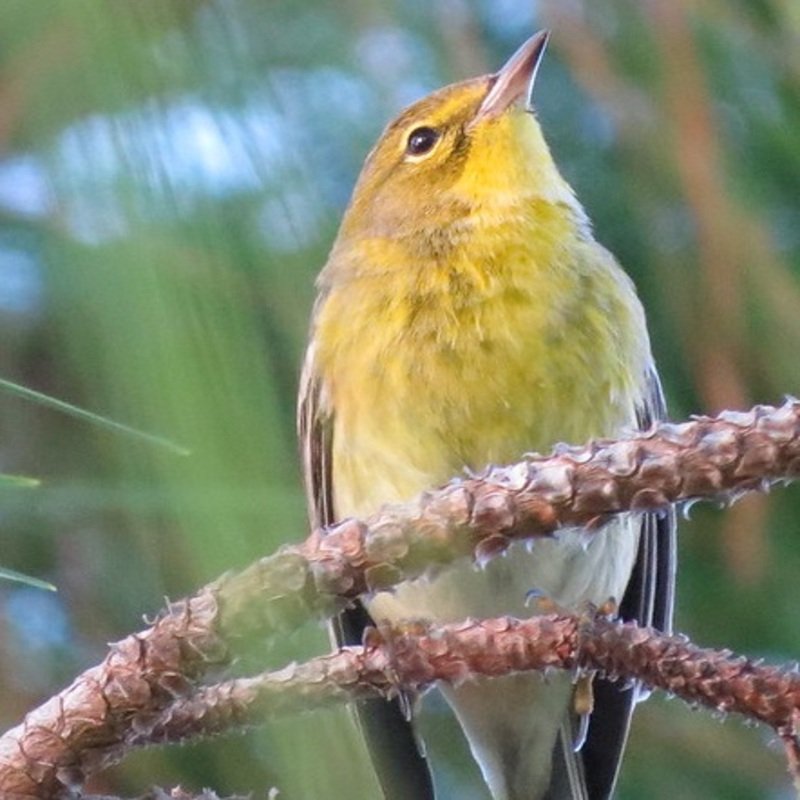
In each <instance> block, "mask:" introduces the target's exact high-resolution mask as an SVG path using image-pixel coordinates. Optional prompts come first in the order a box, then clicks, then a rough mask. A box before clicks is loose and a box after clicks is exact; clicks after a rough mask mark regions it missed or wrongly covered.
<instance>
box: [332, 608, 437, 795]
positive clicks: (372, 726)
mask: <svg viewBox="0 0 800 800" xmlns="http://www.w3.org/2000/svg"><path fill="white" fill-rule="evenodd" d="M372 624H373V622H372V620H371V619H370V616H369V614H367V612H366V611H365V610H364V607H363V606H362V605H361V604H360V603H359V604H357V605H356V606H355V607H354V608H352V609H349V610H348V611H345V612H344V613H342V614H340V615H339V618H338V619H337V620H336V623H335V635H336V639H337V641H338V642H339V644H361V639H362V636H363V633H364V628H365V627H366V626H367V625H372ZM355 713H356V717H357V720H358V724H359V727H360V728H361V732H362V734H363V736H364V740H365V742H366V744H367V750H368V751H369V755H370V759H371V760H372V766H373V769H374V770H375V773H376V775H377V776H378V782H379V783H380V785H381V789H382V791H383V797H384V800H435V795H434V791H433V780H432V778H431V773H430V770H429V769H428V762H427V761H426V759H425V757H424V756H423V755H422V753H421V752H420V748H419V745H418V743H417V739H416V736H415V735H414V730H413V728H412V727H411V723H410V722H409V720H408V719H407V716H406V713H405V711H404V709H403V707H402V705H401V701H400V700H367V701H365V702H362V703H359V704H358V706H357V707H356V709H355Z"/></svg>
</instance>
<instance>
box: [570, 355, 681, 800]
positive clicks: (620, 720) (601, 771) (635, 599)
mask: <svg viewBox="0 0 800 800" xmlns="http://www.w3.org/2000/svg"><path fill="white" fill-rule="evenodd" d="M665 415H666V407H665V404H664V395H663V393H662V390H661V383H660V381H659V378H658V373H657V372H656V371H655V369H652V370H651V372H650V375H649V376H648V392H647V396H646V397H645V400H644V402H643V404H642V406H641V408H639V409H638V412H637V422H638V426H639V428H641V429H642V430H646V429H648V428H650V427H651V426H652V425H653V423H655V422H657V421H658V420H661V419H663V418H664V417H665ZM675 531H676V519H675V511H674V509H672V508H670V510H669V511H667V512H659V513H658V514H644V515H643V518H642V528H641V534H640V539H639V551H638V554H637V557H636V564H635V566H634V569H633V573H632V575H631V579H630V581H629V583H628V587H627V589H626V590H625V596H624V597H623V600H622V603H621V604H620V608H619V616H620V617H621V618H622V619H624V620H635V621H636V622H638V623H639V624H641V625H652V626H653V627H656V628H658V629H660V630H662V631H665V632H670V631H671V629H672V610H673V603H674V597H675V564H676V555H675ZM638 693H639V690H638V689H637V687H628V688H625V686H624V685H623V683H622V682H615V681H605V680H596V681H595V683H594V711H593V712H592V716H591V720H590V722H589V731H588V735H587V739H586V743H585V745H584V746H583V749H582V750H581V758H582V761H583V772H584V777H585V782H586V789H587V794H588V797H589V800H606V798H608V797H610V796H611V794H612V792H613V790H614V784H615V783H616V780H617V774H618V772H619V766H620V761H621V759H622V753H623V750H624V748H625V741H626V739H627V737H628V730H629V728H630V723H631V715H632V713H633V707H634V705H635V703H636V699H637V695H638Z"/></svg>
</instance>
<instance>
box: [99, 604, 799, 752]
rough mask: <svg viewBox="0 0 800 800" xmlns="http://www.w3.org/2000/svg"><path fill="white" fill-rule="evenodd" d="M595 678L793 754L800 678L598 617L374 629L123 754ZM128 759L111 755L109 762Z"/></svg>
mask: <svg viewBox="0 0 800 800" xmlns="http://www.w3.org/2000/svg"><path fill="white" fill-rule="evenodd" d="M548 669H564V670H574V671H583V670H589V671H592V672H597V673H599V674H602V675H605V676H610V677H613V678H623V679H627V680H631V679H637V680H640V681H641V682H642V683H643V684H644V685H646V686H647V687H649V688H658V689H662V690H664V691H666V692H669V693H671V694H674V695H676V696H678V697H680V698H682V699H683V700H685V701H686V702H689V703H693V704H699V705H703V706H705V707H707V708H710V709H713V710H716V711H724V712H736V713H739V714H743V715H745V716H746V717H748V718H750V719H753V720H757V721H759V722H762V723H765V724H767V725H769V726H770V727H772V728H773V729H774V730H775V731H776V733H777V734H778V735H779V736H781V738H782V739H783V740H784V742H785V743H786V744H787V748H789V749H790V752H792V751H793V752H795V753H796V752H797V749H798V738H797V735H798V731H800V672H798V670H797V667H793V668H791V669H784V668H779V667H771V666H764V665H762V664H761V663H759V662H753V661H750V660H748V659H745V658H743V657H741V656H735V655H733V654H731V653H730V652H729V651H726V650H722V651H720V650H711V649H703V648H700V647H697V646H695V645H693V644H691V643H690V642H689V641H688V639H686V637H684V636H666V635H664V634H661V633H659V632H658V631H655V630H653V629H648V628H641V627H639V626H637V625H636V624H634V623H631V622H629V623H621V622H618V621H614V620H612V619H609V618H608V617H607V616H602V615H586V616H580V615H574V614H559V615H557V614H548V615H545V616H536V617H533V618H531V619H528V620H517V619H512V618H507V617H506V618H500V619H492V620H483V621H475V620H470V621H467V622H464V623H459V624H454V625H445V626H436V627H432V626H427V625H422V624H418V625H413V626H405V627H400V628H390V627H385V628H381V629H380V630H374V629H373V630H371V631H370V632H369V634H368V636H367V640H366V643H365V646H363V647H349V648H344V649H342V650H340V651H338V652H336V653H333V654H331V655H327V656H323V657H320V658H316V659H313V660H311V661H308V662H306V663H305V664H295V665H291V666H289V667H287V668H286V669H283V670H281V671H279V672H268V673H264V674H262V675H260V676H257V677H254V678H242V679H238V680H232V681H227V682H225V683H221V684H218V685H215V686H209V687H206V688H204V689H202V690H200V691H198V692H197V693H196V694H195V695H194V696H192V697H191V698H188V699H186V700H182V701H179V702H177V703H176V704H175V706H174V707H173V708H172V709H170V710H169V711H168V712H167V713H166V714H164V715H162V717H161V718H160V719H158V720H156V721H154V724H153V725H152V727H151V728H150V729H149V730H147V731H144V730H142V731H139V732H138V733H137V734H136V735H135V736H133V737H132V738H131V739H130V740H129V741H128V743H127V744H128V745H129V746H130V745H147V744H154V743H165V742H177V741H181V740H184V739H189V738H192V739H193V738H197V737H200V736H210V735H215V734H218V733H224V732H227V731H230V730H231V729H233V728H237V727H242V726H248V725H254V724H259V723H263V722H264V721H265V720H266V719H269V718H274V717H276V716H279V715H286V714H297V713H300V712H304V711H310V710H314V709H319V708H322V707H326V706H332V705H340V704H343V703H347V702H353V701H358V700H363V699H366V698H371V697H381V696H382V697H392V696H394V695H396V694H397V693H398V692H417V691H420V690H424V689H425V688H427V687H429V686H431V685H432V684H433V683H434V682H436V681H447V682H449V683H456V684H457V683H461V682H464V681H468V680H474V679H476V678H478V677H482V676H490V677H498V676H502V675H507V674H509V673H512V672H519V671H527V670H540V671H541V670H548ZM119 752H121V749H120V748H118V749H117V750H116V751H114V752H113V753H111V752H110V753H109V754H108V755H109V758H110V760H113V758H114V757H115V756H117V755H118V754H119Z"/></svg>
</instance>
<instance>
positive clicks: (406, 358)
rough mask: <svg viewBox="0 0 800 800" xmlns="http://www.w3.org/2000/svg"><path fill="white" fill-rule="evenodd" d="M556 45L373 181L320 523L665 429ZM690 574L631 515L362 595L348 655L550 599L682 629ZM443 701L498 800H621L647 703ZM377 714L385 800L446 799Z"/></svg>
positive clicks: (330, 322) (328, 311) (663, 523)
mask: <svg viewBox="0 0 800 800" xmlns="http://www.w3.org/2000/svg"><path fill="white" fill-rule="evenodd" d="M547 40H548V34H547V32H544V31H543V32H540V33H537V34H536V35H535V36H533V37H532V38H531V39H529V40H528V41H527V42H526V43H525V44H523V45H522V47H521V48H520V49H519V50H518V51H517V52H516V53H515V54H514V55H513V56H512V57H511V59H510V60H509V61H508V62H507V63H506V65H505V66H504V67H503V68H502V69H501V70H500V71H499V72H497V73H495V74H493V75H488V76H483V77H480V78H475V79H474V80H469V81H465V82H462V83H457V84H454V85H452V86H448V87H446V88H444V89H441V90H439V91H437V92H435V93H433V94H431V95H430V96H429V97H426V98H424V99H422V100H420V101H419V102H417V103H415V104H414V105H412V106H411V107H410V108H407V109H406V110H405V111H403V112H402V113H401V114H400V115H399V116H398V117H397V119H395V120H394V121H393V122H392V123H391V124H390V125H389V126H388V127H387V128H386V130H385V131H384V133H383V135H382V136H381V138H380V139H379V141H378V143H377V145H376V146H375V148H374V149H373V151H372V152H371V153H370V155H369V156H368V158H367V160H366V163H365V165H364V168H363V171H362V173H361V176H360V178H359V179H358V183H357V185H356V187H355V190H354V192H353V197H352V200H351V202H350V205H349V207H348V209H347V211H346V213H345V216H344V219H343V221H342V225H341V228H340V230H339V234H338V237H337V238H336V241H335V243H334V245H333V248H332V250H331V253H330V257H329V259H328V262H327V264H326V265H325V268H324V269H323V270H322V273H321V275H320V277H319V281H318V286H319V298H318V300H317V304H316V307H315V311H314V317H313V322H312V327H311V338H310V344H309V347H308V352H307V355H306V361H305V366H304V370H303V377H302V381H301V382H302V385H301V390H300V399H299V408H298V417H299V428H300V436H301V443H302V448H303V456H304V465H305V474H306V484H307V490H308V496H309V505H310V509H311V514H312V518H313V522H314V523H315V524H327V523H330V522H332V521H334V520H337V519H341V518H344V517H347V516H359V517H363V516H365V515H367V514H370V513H371V512H374V511H375V510H376V509H377V508H379V507H380V506H381V505H382V504H384V503H389V502H396V501H404V500H407V499H409V498H411V497H413V496H414V495H416V494H417V493H419V492H420V491H422V490H424V489H426V488H430V487H434V486H436V485H438V484H441V483H442V482H444V481H446V480H447V479H449V478H450V477H451V476H454V475H458V474H459V473H461V472H462V471H463V470H464V469H465V468H468V469H471V470H479V469H481V468H482V467H484V466H486V465H487V464H490V463H503V462H511V461H514V460H516V459H519V458H520V457H521V456H522V455H523V453H525V452H529V451H532V450H538V451H547V450H549V449H550V448H551V447H552V446H553V445H554V444H556V443H558V442H561V441H568V442H571V443H583V442H585V441H586V440H588V439H590V438H592V437H602V436H614V435H615V434H619V433H620V432H622V431H625V430H629V429H631V428H634V427H637V426H638V427H643V426H648V425H649V424H650V422H651V421H652V420H653V419H656V418H659V417H660V416H661V415H662V413H663V400H662V396H661V390H660V387H659V383H658V377H657V374H656V372H655V368H654V366H653V359H652V356H651V353H650V344H649V340H648V335H647V329H646V325H645V318H644V312H643V309H642V306H641V304H640V302H639V300H638V298H637V296H636V292H635V290H634V287H633V285H632V283H631V281H630V279H629V278H628V277H627V276H626V274H625V273H624V272H623V271H622V269H621V268H620V267H619V265H618V264H617V262H616V261H615V260H614V257H613V256H612V255H611V254H610V253H609V252H608V251H607V250H606V249H605V248H603V247H602V245H600V244H598V243H597V241H595V238H594V236H593V233H592V228H591V225H590V223H589V220H588V219H587V217H586V214H585V213H584V210H583V208H582V207H581V205H580V203H579V202H578V200H577V199H576V197H575V194H574V193H573V191H572V189H571V188H570V186H569V185H568V184H567V183H566V181H565V180H564V179H563V178H562V177H561V175H560V174H559V172H558V169H557V168H556V165H555V164H554V162H553V159H552V157H551V155H550V151H549V150H548V147H547V144H546V143H545V140H544V138H543V136H542V131H541V128H540V127H539V124H538V123H537V121H536V118H535V117H534V114H533V109H532V105H531V103H532V100H531V95H532V92H533V86H534V81H535V77H536V72H537V70H538V67H539V64H540V62H541V59H542V55H543V53H544V50H545V47H546V44H547ZM673 553H674V519H673V518H672V517H669V516H665V517H661V518H655V517H652V516H648V515H642V514H629V515H627V516H624V517H620V518H619V519H618V520H616V521H614V522H612V523H609V524H608V525H606V527H605V528H604V530H603V531H602V532H601V533H600V534H599V535H594V536H592V537H591V538H589V537H587V536H586V534H585V533H584V532H582V531H580V530H574V531H567V532H564V533H563V534H561V535H560V536H558V538H557V539H554V540H552V541H546V542H541V543H537V544H536V546H535V547H534V548H533V549H532V550H530V551H528V550H527V549H526V548H524V547H522V546H518V547H515V548H514V549H513V552H512V553H511V554H510V556H509V557H506V558H498V559H495V560H493V561H492V562H490V563H489V564H488V566H487V567H486V568H485V569H476V568H475V566H474V565H472V564H470V563H460V564H458V565H455V566H453V567H452V568H451V569H449V570H447V571H445V572H443V573H441V574H440V575H438V576H436V577H435V578H432V579H421V580H416V581H411V582H406V583H404V584H401V585H400V586H399V587H398V588H397V590H396V591H394V592H382V593H379V594H376V595H374V596H369V597H366V596H365V597H363V598H362V605H361V606H360V607H359V608H357V609H354V610H352V611H350V612H348V613H347V614H346V615H345V616H344V617H343V618H342V619H341V620H340V623H339V625H338V626H337V631H338V639H339V641H340V642H347V643H350V642H353V641H355V642H357V641H358V640H359V638H360V634H361V630H362V629H363V626H364V625H365V624H368V623H369V622H370V618H372V620H376V621H380V620H389V621H392V622H397V621H400V620H405V619H416V620H419V619H426V620H432V621H439V622H451V621H457V620H461V619H464V618H466V617H491V616H497V615H502V614H513V615H517V616H528V615H530V614H531V613H533V612H532V610H531V609H530V608H528V607H527V606H526V596H528V594H529V592H530V591H531V590H535V591H539V592H542V593H543V594H545V595H546V596H548V597H550V598H552V599H553V600H554V601H555V602H556V603H558V604H560V605H562V606H564V607H568V608H581V607H584V606H585V603H586V602H587V601H591V602H593V603H596V604H600V603H603V602H605V601H606V600H608V598H610V597H613V598H617V599H618V600H620V601H621V606H620V613H621V615H622V616H624V617H626V618H633V619H637V620H639V621H640V622H642V623H645V624H654V625H656V626H659V627H661V628H662V629H668V628H669V627H670V622H671V614H672V597H673V585H674V555H673ZM364 609H366V611H365V610H364ZM367 612H368V613H367ZM440 688H441V691H442V692H443V693H444V696H445V697H446V699H447V701H448V703H449V704H450V706H451V707H452V709H453V711H454V712H455V714H456V716H457V718H458V721H459V723H460V724H461V727H462V728H463V731H464V733H465V735H466V737H467V740H468V742H469V745H470V748H471V750H472V753H473V755H474V757H475V759H476V761H477V762H478V765H479V766H480V769H481V772H482V774H483V777H484V779H485V781H486V784H487V785H488V787H489V791H490V792H491V795H492V797H493V798H494V799H495V800H534V798H547V800H556V799H558V800H560V799H561V798H590V800H599V798H607V797H609V796H610V795H611V794H612V792H613V788H614V783H615V781H616V777H617V772H618V769H619V762H620V759H621V756H622V750H623V747H624V744H625V739H626V736H627V731H628V726H629V723H630V715H631V712H632V709H633V705H634V702H635V699H636V698H635V696H636V690H635V688H634V689H631V688H630V687H628V688H625V687H622V686H619V685H617V684H613V683H607V682H604V681H601V680H595V682H594V708H593V711H592V713H591V716H589V715H588V713H587V712H586V710H585V709H584V710H583V715H582V717H581V715H579V714H578V709H577V707H576V703H575V700H574V697H573V695H574V681H573V678H572V677H571V676H569V675H566V674H562V675H559V676H555V677H551V678H550V679H548V680H547V681H544V680H543V679H542V678H541V677H540V676H538V675H531V674H524V675H522V674H520V675H514V676H509V677H508V678H503V679H494V680H481V681H478V682H474V683H467V684H465V685H462V686H459V687H449V686H441V687H440ZM584 688H586V686H584ZM582 695H586V692H583V693H582ZM359 714H360V717H361V723H362V730H363V732H364V735H365V736H366V737H367V740H368V745H369V747H370V750H371V755H372V758H373V763H374V765H375V768H376V771H377V773H378V777H379V779H380V782H381V785H382V788H383V792H384V796H385V797H386V798H387V799H388V798H391V800H400V799H401V798H409V799H413V800H425V798H432V797H433V796H434V795H433V789H432V783H431V779H430V777H429V775H428V771H427V768H426V763H425V760H424V758H423V757H422V756H421V755H420V754H419V752H418V751H417V746H416V743H415V740H414V738H413V736H412V735H411V733H410V731H409V728H408V723H407V722H406V720H405V718H404V717H403V715H402V713H401V711H400V710H399V707H398V706H397V705H396V704H393V703H388V702H384V701H373V702H372V703H368V704H366V705H365V706H363V707H362V708H361V709H360V710H359ZM587 721H588V728H587V725H586V723H587ZM580 745H582V746H580Z"/></svg>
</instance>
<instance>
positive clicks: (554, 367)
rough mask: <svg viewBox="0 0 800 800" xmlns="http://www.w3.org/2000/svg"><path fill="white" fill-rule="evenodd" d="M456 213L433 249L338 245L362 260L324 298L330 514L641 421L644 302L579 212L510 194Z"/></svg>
mask: <svg viewBox="0 0 800 800" xmlns="http://www.w3.org/2000/svg"><path fill="white" fill-rule="evenodd" d="M458 225H460V226H461V229H460V230H459V228H458V226H456V227H455V228H454V229H452V230H450V231H449V232H448V235H447V238H446V241H447V246H446V248H444V250H445V251H444V252H442V253H441V256H440V257H439V258H435V259H431V258H427V259H420V258H419V257H418V256H417V254H415V253H414V252H413V251H410V250H409V248H408V247H407V246H406V245H405V244H404V243H403V242H402V241H397V240H391V239H384V238H371V239H366V240H364V241H361V242H359V244H358V246H357V247H351V248H348V252H347V254H346V257H347V258H349V259H353V260H354V261H356V262H358V261H367V262H369V263H370V268H369V269H367V270H358V269H356V268H352V269H349V270H347V274H348V276H349V277H348V279H347V280H346V281H343V282H339V283H337V284H335V285H334V286H332V287H331V288H330V290H329V292H328V294H327V297H326V298H325V299H324V301H323V303H322V305H321V307H320V309H319V311H318V316H317V322H316V324H317V336H316V339H317V342H318V343H320V349H319V352H318V355H317V359H318V363H317V369H318V370H319V373H320V374H321V376H322V377H323V381H324V385H325V387H326V395H327V397H328V401H329V403H330V405H331V407H332V409H333V411H334V425H335V428H334V452H333V458H334V476H335V480H334V489H335V503H336V510H337V514H338V515H339V516H343V515H349V514H364V513H368V512H370V511H373V510H374V509H375V507H376V506H377V505H380V504H382V503H384V502H392V501H398V500H404V499H407V498H408V497H410V496H412V495H414V494H416V493H417V492H419V491H420V490H422V489H424V488H427V487H430V486H432V485H436V484H438V483H440V482H442V481H444V480H446V479H447V478H449V477H451V476H452V475H454V474H458V473H459V472H460V471H461V470H462V469H463V468H464V467H470V468H472V469H479V468H481V467H483V466H485V465H486V464H488V463H498V462H506V461H511V460H513V459H516V458H519V457H520V456H521V455H522V454H523V453H525V452H527V451H532V450H540V451H541V450H547V449H549V448H550V447H551V446H552V445H553V444H554V443H556V442H558V441H569V442H574V443H580V442H583V441H584V440H586V439H588V438H590V437H592V436H600V435H611V434H613V433H615V432H617V431H619V429H620V428H621V427H623V426H625V425H629V424H632V423H633V422H634V420H635V406H636V404H637V403H638V402H639V401H640V399H641V395H642V392H643V386H644V379H645V373H646V370H647V367H648V362H649V345H648V340H647V333H646V329H645V323H644V317H643V313H642V309H641V306H640V304H639V301H638V299H637V298H636V295H635V293H634V291H633V288H632V286H631V284H630V281H629V280H628V278H627V277H626V276H625V275H624V273H623V272H622V271H621V270H620V268H619V267H618V266H617V265H616V263H615V262H614V260H613V258H612V257H611V256H610V255H609V254H608V252H607V251H606V250H605V249H603V248H602V247H601V246H599V245H598V244H597V243H595V242H594V241H593V240H592V239H591V237H590V235H589V234H588V232H585V231H582V230H581V228H580V225H576V221H575V218H574V212H573V209H570V208H568V207H565V206H563V205H561V204H554V203H549V202H546V201H543V200H541V199H535V198H527V199H523V200H522V201H520V199H519V198H517V202H516V203H515V204H513V205H509V206H508V207H505V208H498V206H497V205H496V204H494V205H492V207H491V208H490V209H486V210H481V209H475V210H474V211H473V213H471V214H470V215H469V216H468V217H465V218H464V219H463V220H462V221H461V222H460V223H458ZM339 257H343V256H341V255H340V256H339ZM380 264H385V265H386V267H385V269H383V270H381V269H377V268H376V265H380Z"/></svg>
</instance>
